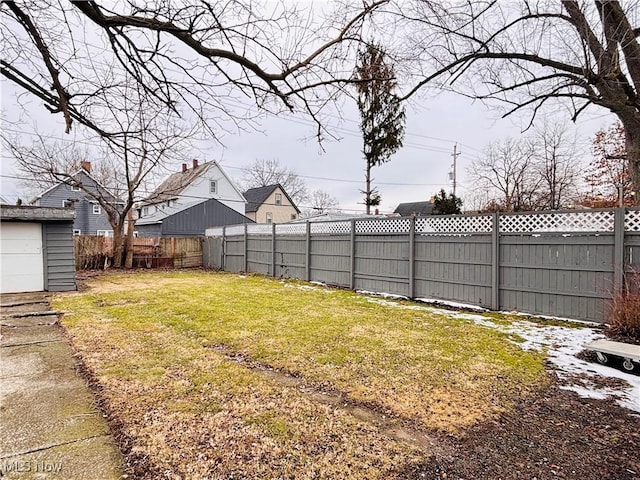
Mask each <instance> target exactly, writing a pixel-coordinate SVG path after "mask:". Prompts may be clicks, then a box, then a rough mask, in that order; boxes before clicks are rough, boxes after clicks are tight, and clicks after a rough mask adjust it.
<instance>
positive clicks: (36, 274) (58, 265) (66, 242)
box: [0, 205, 76, 293]
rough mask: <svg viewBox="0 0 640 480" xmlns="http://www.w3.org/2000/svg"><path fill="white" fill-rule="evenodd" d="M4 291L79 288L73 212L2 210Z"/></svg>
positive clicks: (0, 247) (0, 246)
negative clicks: (74, 246)
mask: <svg viewBox="0 0 640 480" xmlns="http://www.w3.org/2000/svg"><path fill="white" fill-rule="evenodd" d="M0 275H1V279H0V287H1V288H0V291H1V293H17V292H39V291H42V290H46V291H49V292H62V291H68V290H75V289H76V276H75V275H76V269H75V259H74V254H73V210H72V209H70V208H46V207H32V206H23V207H16V206H8V205H2V206H1V207H0Z"/></svg>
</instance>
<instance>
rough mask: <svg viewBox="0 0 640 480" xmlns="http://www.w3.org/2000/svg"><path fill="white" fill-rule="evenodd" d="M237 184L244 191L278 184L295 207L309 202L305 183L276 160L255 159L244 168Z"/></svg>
mask: <svg viewBox="0 0 640 480" xmlns="http://www.w3.org/2000/svg"><path fill="white" fill-rule="evenodd" d="M238 183H239V184H240V185H241V186H242V188H243V189H244V190H248V189H249V188H256V187H266V186H267V185H275V184H276V183H279V184H280V185H281V186H282V188H284V190H285V191H286V192H287V194H288V195H289V197H291V199H292V200H293V201H294V202H295V203H296V204H297V205H302V204H303V203H305V202H306V201H308V200H309V191H308V189H307V184H306V183H305V181H304V180H303V179H302V178H300V177H299V176H298V174H297V173H296V171H295V170H293V169H292V168H290V167H287V166H285V165H282V164H281V163H280V160H278V159H277V158H271V159H264V158H261V159H256V161H255V162H253V163H252V164H251V165H249V166H248V167H245V168H244V174H243V175H242V178H241V179H240V181H239V182H238Z"/></svg>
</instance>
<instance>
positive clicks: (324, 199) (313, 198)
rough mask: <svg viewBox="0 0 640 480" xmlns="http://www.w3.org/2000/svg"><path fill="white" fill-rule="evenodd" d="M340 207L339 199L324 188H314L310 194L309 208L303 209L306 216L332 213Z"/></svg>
mask: <svg viewBox="0 0 640 480" xmlns="http://www.w3.org/2000/svg"><path fill="white" fill-rule="evenodd" d="M339 209H340V202H338V199H337V198H336V197H334V196H333V195H331V194H330V193H329V192H326V191H324V190H314V191H313V192H311V195H310V204H309V207H308V208H305V209H303V212H304V215H305V216H307V217H308V216H311V215H320V214H323V213H330V212H333V211H337V210H339Z"/></svg>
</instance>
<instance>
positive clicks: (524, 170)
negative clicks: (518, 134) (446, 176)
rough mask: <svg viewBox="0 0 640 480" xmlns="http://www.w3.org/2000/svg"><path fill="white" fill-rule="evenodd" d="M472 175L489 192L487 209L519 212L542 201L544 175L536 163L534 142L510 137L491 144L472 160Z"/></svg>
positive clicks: (535, 206) (478, 184)
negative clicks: (540, 193) (540, 199)
mask: <svg viewBox="0 0 640 480" xmlns="http://www.w3.org/2000/svg"><path fill="white" fill-rule="evenodd" d="M470 176H471V178H472V179H473V180H474V182H475V183H476V185H477V186H478V187H479V188H480V189H484V190H487V191H488V192H489V195H488V198H489V204H488V205H487V206H485V207H484V208H483V209H484V210H501V211H506V212H519V211H524V210H534V209H536V208H537V207H538V205H539V199H538V188H539V186H540V184H541V178H540V176H539V175H538V172H537V170H536V165H535V155H534V148H533V144H532V143H531V142H529V141H526V140H520V141H518V140H515V139H512V138H508V139H506V140H503V141H500V142H494V143H492V144H490V145H489V146H488V147H487V149H486V151H485V154H484V155H483V156H481V157H479V158H477V159H476V160H474V161H473V162H472V164H471V169H470Z"/></svg>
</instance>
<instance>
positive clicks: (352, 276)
mask: <svg viewBox="0 0 640 480" xmlns="http://www.w3.org/2000/svg"><path fill="white" fill-rule="evenodd" d="M349 252H350V253H349V288H350V289H351V290H355V288H356V219H355V218H352V219H351V238H350V241H349Z"/></svg>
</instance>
